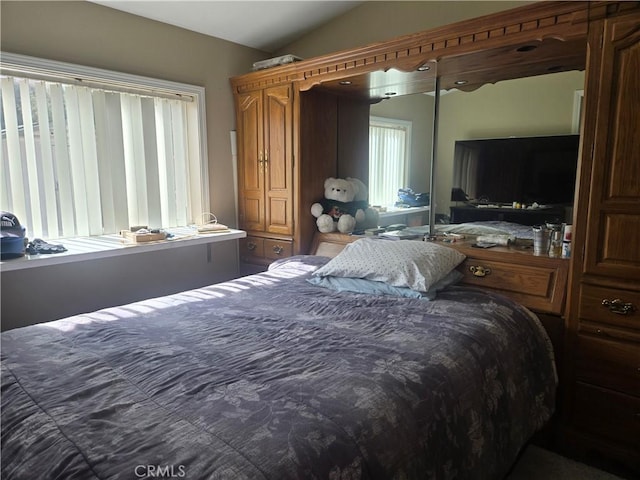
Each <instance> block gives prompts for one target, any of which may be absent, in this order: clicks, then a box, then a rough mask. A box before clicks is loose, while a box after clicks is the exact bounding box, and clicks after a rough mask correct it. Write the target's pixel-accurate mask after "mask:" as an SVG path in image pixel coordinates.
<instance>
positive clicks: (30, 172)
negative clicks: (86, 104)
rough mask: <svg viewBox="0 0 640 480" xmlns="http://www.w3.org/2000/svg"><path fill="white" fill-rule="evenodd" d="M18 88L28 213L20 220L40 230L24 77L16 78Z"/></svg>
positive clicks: (28, 95)
mask: <svg viewBox="0 0 640 480" xmlns="http://www.w3.org/2000/svg"><path fill="white" fill-rule="evenodd" d="M18 86H19V89H20V106H21V110H22V124H23V136H22V138H23V139H24V157H23V160H24V164H25V166H26V174H27V184H28V192H29V204H28V207H29V210H30V212H29V214H28V216H27V218H26V220H25V219H23V220H21V221H22V222H23V223H26V225H27V228H28V230H29V231H32V232H41V231H42V210H41V208H40V205H41V202H40V188H39V185H38V170H39V169H38V160H37V158H36V136H35V131H34V128H33V127H34V118H33V115H32V109H31V92H30V91H29V82H28V81H27V80H24V79H19V80H18Z"/></svg>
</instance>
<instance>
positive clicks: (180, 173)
mask: <svg viewBox="0 0 640 480" xmlns="http://www.w3.org/2000/svg"><path fill="white" fill-rule="evenodd" d="M181 107H182V106H181V105H180V104H177V103H172V104H171V109H170V110H171V132H172V133H173V158H174V161H175V192H176V204H177V205H182V206H183V207H182V208H180V209H178V210H177V211H176V216H177V221H178V223H180V224H184V223H186V222H187V219H188V218H189V212H188V211H187V208H186V207H187V205H188V202H189V198H188V190H189V184H188V182H187V176H188V174H189V172H188V168H189V166H188V163H187V155H186V139H185V137H186V132H185V124H184V118H183V115H182V113H183V111H182V108H181Z"/></svg>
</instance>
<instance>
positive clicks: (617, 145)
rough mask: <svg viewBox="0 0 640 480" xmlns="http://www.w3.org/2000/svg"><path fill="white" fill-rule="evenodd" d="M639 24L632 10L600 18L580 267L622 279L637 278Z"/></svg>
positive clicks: (639, 270) (639, 236)
mask: <svg viewBox="0 0 640 480" xmlns="http://www.w3.org/2000/svg"><path fill="white" fill-rule="evenodd" d="M639 25H640V14H639V13H637V12H636V13H634V14H628V15H623V16H620V17H614V18H611V19H607V20H605V22H604V30H603V38H602V42H601V45H602V52H601V53H602V54H601V56H600V58H601V65H599V69H598V72H599V82H598V86H597V90H598V92H597V95H598V97H597V98H598V101H597V103H598V105H597V115H596V124H595V129H594V139H595V141H594V142H593V153H592V155H593V170H592V175H591V178H592V181H591V192H590V198H589V210H588V211H589V214H588V227H587V230H588V236H587V239H586V240H587V241H586V251H585V263H584V267H583V268H584V272H585V273H587V274H594V275H604V276H608V277H617V278H622V279H626V280H640V248H638V246H639V245H640V73H639V72H640V28H639V27H638V26H639ZM594 90H595V89H594ZM594 93H595V92H594Z"/></svg>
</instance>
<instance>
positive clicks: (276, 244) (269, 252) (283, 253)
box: [240, 236, 293, 265]
mask: <svg viewBox="0 0 640 480" xmlns="http://www.w3.org/2000/svg"><path fill="white" fill-rule="evenodd" d="M292 254H293V242H292V241H291V240H279V239H275V238H263V237H255V236H248V237H246V238H244V239H242V240H241V241H240V258H241V260H242V261H243V262H245V263H253V264H258V265H269V264H270V263H272V262H273V261H274V260H278V259H279V258H286V257H290V256H291V255H292Z"/></svg>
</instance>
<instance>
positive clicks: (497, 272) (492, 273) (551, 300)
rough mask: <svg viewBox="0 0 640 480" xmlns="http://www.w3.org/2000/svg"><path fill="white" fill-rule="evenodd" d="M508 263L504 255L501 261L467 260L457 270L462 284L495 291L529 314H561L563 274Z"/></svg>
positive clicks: (531, 265) (557, 271)
mask: <svg viewBox="0 0 640 480" xmlns="http://www.w3.org/2000/svg"><path fill="white" fill-rule="evenodd" d="M509 260H511V258H509V256H508V255H505V256H504V261H502V260H495V259H481V258H477V257H470V256H468V257H467V258H466V260H465V261H464V262H462V264H461V265H460V266H459V267H458V269H459V270H460V271H461V272H462V273H463V274H464V278H463V279H462V283H465V284H467V285H474V286H477V287H484V288H490V289H492V290H497V291H499V292H500V293H502V294H504V295H506V296H508V297H511V298H512V299H514V300H515V301H517V302H519V303H521V304H522V305H524V306H525V307H528V308H530V309H532V310H536V311H539V312H546V313H555V314H562V312H563V307H564V298H565V290H566V274H565V273H566V271H565V270H563V271H562V272H560V270H559V269H558V268H555V267H553V266H548V265H535V264H524V263H508V261H509ZM532 263H533V262H532ZM561 273H562V274H561Z"/></svg>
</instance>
